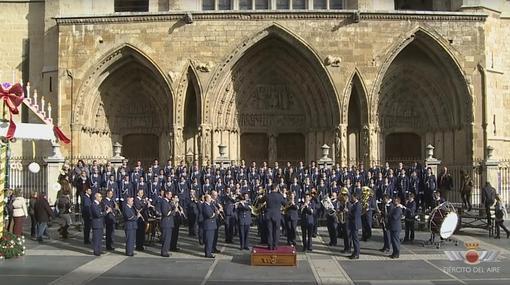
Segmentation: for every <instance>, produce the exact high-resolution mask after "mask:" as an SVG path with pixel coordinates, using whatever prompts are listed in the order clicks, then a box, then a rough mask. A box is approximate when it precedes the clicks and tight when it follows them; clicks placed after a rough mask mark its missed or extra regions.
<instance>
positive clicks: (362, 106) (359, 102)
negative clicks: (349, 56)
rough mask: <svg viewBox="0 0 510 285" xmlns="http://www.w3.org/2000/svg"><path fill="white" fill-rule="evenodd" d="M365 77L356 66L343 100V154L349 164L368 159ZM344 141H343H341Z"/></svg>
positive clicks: (367, 110)
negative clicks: (344, 130) (344, 132)
mask: <svg viewBox="0 0 510 285" xmlns="http://www.w3.org/2000/svg"><path fill="white" fill-rule="evenodd" d="M367 102H368V100H367V93H366V87H365V84H364V82H363V78H362V77H361V74H360V72H359V70H358V69H357V68H355V70H354V72H353V74H352V76H351V78H350V80H349V83H348V84H347V87H346V89H345V93H344V96H343V101H342V124H344V125H345V126H346V130H347V134H346V142H343V143H345V146H344V149H345V150H346V153H345V154H344V155H343V156H344V158H345V159H346V160H347V163H348V165H357V164H358V163H360V162H362V161H365V160H366V159H368V154H369V141H368V133H367V132H368V124H369V122H370V121H369V105H368V103H367ZM341 143H342V142H341Z"/></svg>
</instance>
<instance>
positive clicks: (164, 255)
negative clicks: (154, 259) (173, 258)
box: [161, 254, 170, 257]
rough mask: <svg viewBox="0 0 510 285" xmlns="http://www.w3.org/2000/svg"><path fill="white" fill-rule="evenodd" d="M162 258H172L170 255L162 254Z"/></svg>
mask: <svg viewBox="0 0 510 285" xmlns="http://www.w3.org/2000/svg"><path fill="white" fill-rule="evenodd" d="M161 256H162V257H170V254H162V255H161Z"/></svg>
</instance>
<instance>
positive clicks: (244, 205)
mask: <svg viewBox="0 0 510 285" xmlns="http://www.w3.org/2000/svg"><path fill="white" fill-rule="evenodd" d="M236 212H237V216H238V219H237V220H238V223H239V249H240V250H243V249H246V250H249V242H248V234H249V233H250V225H251V208H250V193H249V192H246V193H244V195H242V196H241V201H239V202H237V203H236Z"/></svg>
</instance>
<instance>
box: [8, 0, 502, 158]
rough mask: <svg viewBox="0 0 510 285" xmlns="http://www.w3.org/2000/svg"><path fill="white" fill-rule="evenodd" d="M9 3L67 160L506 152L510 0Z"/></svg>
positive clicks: (11, 45)
mask: <svg viewBox="0 0 510 285" xmlns="http://www.w3.org/2000/svg"><path fill="white" fill-rule="evenodd" d="M0 8H4V9H2V13H4V14H6V15H4V17H2V19H1V20H0V21H8V20H9V19H8V18H9V17H10V18H12V19H11V20H12V21H11V22H9V23H10V25H14V26H13V27H14V28H15V30H16V29H18V30H20V31H21V32H20V35H14V36H13V37H12V38H10V39H7V44H6V45H4V46H2V47H0V48H1V49H2V54H5V55H6V60H4V65H5V66H4V67H2V68H3V74H9V72H10V70H15V73H16V74H19V77H21V78H23V79H24V80H25V81H27V80H30V82H31V87H32V88H31V89H32V90H34V89H38V94H39V96H45V98H46V100H47V101H49V102H50V103H51V104H52V106H56V107H54V108H53V109H54V110H56V111H55V112H54V114H53V117H54V121H56V122H58V124H59V125H60V126H61V128H62V129H63V130H64V132H66V133H68V134H69V135H70V137H71V140H72V143H71V144H70V145H68V146H65V147H64V148H63V151H64V152H65V154H66V155H67V156H73V157H78V156H98V157H111V156H112V155H113V144H114V143H116V142H119V143H120V144H122V145H123V149H122V154H123V155H124V156H125V157H127V158H130V159H132V160H136V159H140V160H143V161H148V160H152V159H154V158H159V159H160V160H166V159H171V160H173V161H176V162H177V161H181V160H193V159H196V160H199V161H202V162H212V161H214V160H216V159H217V158H218V157H220V152H219V149H220V146H224V147H225V149H226V153H225V154H224V156H225V157H228V159H229V160H232V161H240V160H241V159H244V160H246V161H252V160H255V161H259V162H261V161H268V162H273V161H279V162H286V161H291V162H297V161H300V160H303V161H310V160H317V159H319V158H320V157H321V156H322V150H321V147H322V146H323V145H327V146H329V147H330V157H331V158H332V159H333V160H334V161H335V162H338V163H340V164H342V165H347V164H352V163H356V162H364V163H365V164H369V163H372V162H376V163H380V162H383V161H396V160H405V161H409V160H422V159H424V158H425V146H427V145H429V144H430V145H433V146H434V147H435V156H436V157H438V158H439V159H441V160H442V161H443V162H446V163H471V162H473V161H475V160H479V159H483V158H484V157H485V155H486V149H487V147H488V146H489V145H490V146H493V147H494V148H495V156H497V157H499V158H507V157H508V154H507V153H508V150H510V128H509V126H510V114H509V112H508V110H509V109H510V96H509V95H510V94H509V92H510V91H509V90H510V88H509V86H510V83H509V82H510V45H508V44H506V40H507V36H505V35H509V34H510V18H509V16H510V5H509V4H508V1H453V0H452V1H386V0H384V1H375V0H357V1H335V0H325V1H319V0H306V1H293V0H288V1H277V0H269V1H268V0H264V1H258V0H255V1H242V0H232V1H220V0H213V1H206V0H190V1H184V0H181V1H178V0H164V1H162V0H146V1H135V0H129V1H113V0H101V1H99V0H90V1H85V0H72V1H70V0H65V1H64V0H47V1H45V2H40V1H23V2H19V3H17V2H15V1H14V2H11V3H1V4H0ZM9 11H11V12H12V14H10V15H7V13H9ZM18 16H19V17H18ZM24 29H26V30H24ZM13 33H14V32H13ZM22 117H23V116H22ZM24 117H25V118H24V120H31V119H32V118H29V117H28V118H27V116H24ZM19 149H20V152H22V151H23V146H19Z"/></svg>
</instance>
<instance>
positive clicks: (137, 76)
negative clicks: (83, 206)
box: [78, 46, 172, 162]
mask: <svg viewBox="0 0 510 285" xmlns="http://www.w3.org/2000/svg"><path fill="white" fill-rule="evenodd" d="M107 58H108V59H109V60H110V62H108V64H105V66H103V67H101V68H100V69H99V72H97V77H96V78H95V80H92V81H91V83H90V86H89V87H90V88H89V90H87V93H89V94H84V95H83V98H79V100H80V101H79V102H78V104H82V106H81V108H80V109H79V110H80V112H81V115H82V116H80V117H81V118H82V123H83V127H82V130H81V135H80V137H79V144H78V145H79V147H80V148H79V154H80V155H86V156H94V157H107V158H108V157H111V156H112V154H113V153H112V145H113V143H114V142H120V143H121V144H122V145H123V155H124V156H125V157H126V158H128V159H129V160H130V162H133V161H134V160H142V161H144V162H150V161H152V160H153V159H156V158H158V159H161V158H166V157H168V156H169V154H170V149H169V148H168V141H169V140H170V138H169V136H168V134H169V126H170V125H171V124H170V123H169V122H171V118H172V117H171V116H170V114H171V102H172V100H171V96H170V90H169V88H168V84H167V83H166V81H165V79H164V78H163V76H162V75H161V73H160V72H159V69H157V68H156V66H155V65H154V64H152V63H151V61H150V60H148V59H147V57H146V56H144V55H143V54H142V53H140V52H139V51H137V50H136V49H135V48H133V47H131V46H124V47H122V48H120V49H118V50H116V51H114V52H113V53H112V56H110V57H107ZM165 146H166V147H165Z"/></svg>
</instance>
